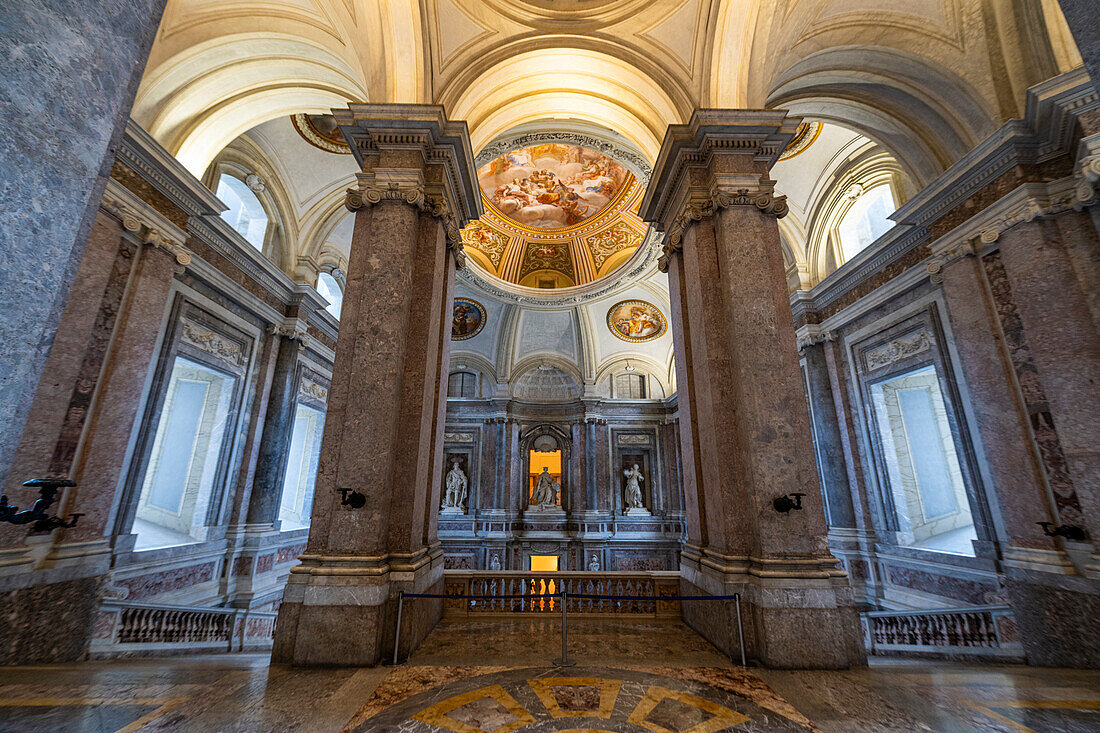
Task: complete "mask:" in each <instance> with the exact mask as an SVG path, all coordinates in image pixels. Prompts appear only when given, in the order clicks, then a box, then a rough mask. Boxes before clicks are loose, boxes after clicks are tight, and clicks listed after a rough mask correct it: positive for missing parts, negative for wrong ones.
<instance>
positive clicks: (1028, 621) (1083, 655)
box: [1005, 568, 1100, 669]
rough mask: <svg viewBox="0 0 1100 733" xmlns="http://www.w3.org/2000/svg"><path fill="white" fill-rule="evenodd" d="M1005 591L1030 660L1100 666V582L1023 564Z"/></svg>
mask: <svg viewBox="0 0 1100 733" xmlns="http://www.w3.org/2000/svg"><path fill="white" fill-rule="evenodd" d="M1005 591H1006V593H1007V595H1008V601H1009V604H1010V605H1011V606H1012V611H1013V613H1014V615H1015V617H1016V624H1017V626H1018V628H1019V634H1020V643H1021V644H1022V646H1023V647H1024V656H1025V657H1027V663H1028V664H1031V665H1035V666H1039V667H1076V668H1079V669H1100V638H1097V635H1096V620H1097V619H1098V618H1100V583H1097V581H1095V580H1091V579H1089V578H1082V577H1071V576H1059V575H1054V574H1053V573H1039V572H1032V571H1027V570H1020V569H1018V568H1017V569H1010V570H1009V571H1008V574H1007V575H1006V577H1005Z"/></svg>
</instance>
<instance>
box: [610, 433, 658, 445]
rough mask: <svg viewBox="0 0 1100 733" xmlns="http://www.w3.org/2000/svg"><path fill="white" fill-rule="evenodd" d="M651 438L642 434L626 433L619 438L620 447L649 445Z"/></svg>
mask: <svg viewBox="0 0 1100 733" xmlns="http://www.w3.org/2000/svg"><path fill="white" fill-rule="evenodd" d="M651 442H652V441H651V440H650V436H648V435H644V434H641V433H626V434H621V435H619V436H618V443H619V445H649V444H650V443H651Z"/></svg>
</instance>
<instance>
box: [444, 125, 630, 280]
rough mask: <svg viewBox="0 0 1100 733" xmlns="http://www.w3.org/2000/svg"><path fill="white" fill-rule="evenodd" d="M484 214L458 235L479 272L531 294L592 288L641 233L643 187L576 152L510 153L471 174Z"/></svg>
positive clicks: (550, 148) (583, 150) (618, 169)
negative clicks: (474, 176)
mask: <svg viewBox="0 0 1100 733" xmlns="http://www.w3.org/2000/svg"><path fill="white" fill-rule="evenodd" d="M478 184H479V185H480V187H481V194H482V200H483V202H484V205H485V214H484V216H482V217H481V218H480V219H478V220H477V221H475V222H472V223H471V224H470V225H469V226H467V227H466V228H465V229H464V230H463V232H462V240H463V243H464V244H465V246H466V248H467V253H468V254H469V255H471V259H473V260H474V261H475V262H476V263H477V264H478V265H480V266H481V268H482V269H484V270H486V271H487V272H488V273H489V274H491V275H494V276H496V277H498V278H500V279H501V280H504V281H506V282H510V283H514V284H516V285H521V286H525V287H531V288H567V287H573V286H576V285H584V284H585V283H590V282H593V281H594V280H598V279H600V278H602V277H604V276H605V275H608V274H609V273H611V272H612V271H614V270H616V269H617V268H618V267H619V266H620V265H622V264H623V263H625V262H626V261H627V260H628V259H630V256H631V255H632V254H633V253H634V251H635V250H636V249H637V248H638V246H639V245H640V244H641V243H642V239H643V238H644V236H645V233H646V230H647V226H646V224H645V223H644V222H642V220H641V219H640V218H638V215H637V211H638V206H639V204H640V203H641V199H642V195H643V194H644V186H643V184H642V183H641V182H640V181H639V180H638V179H637V177H636V176H635V175H634V174H633V173H632V172H631V171H630V170H629V169H628V168H627V167H626V166H624V165H622V164H621V163H619V162H618V161H616V160H614V159H613V158H611V157H609V156H608V155H606V154H605V153H602V152H598V151H596V150H592V149H590V148H587V147H583V146H581V145H575V144H569V143H563V142H548V143H541V144H535V145H529V146H526V147H517V148H515V149H512V150H510V151H508V152H506V153H505V154H503V155H500V156H499V157H496V158H494V159H493V160H491V161H489V162H488V163H485V164H484V165H482V166H481V167H480V168H479V169H478Z"/></svg>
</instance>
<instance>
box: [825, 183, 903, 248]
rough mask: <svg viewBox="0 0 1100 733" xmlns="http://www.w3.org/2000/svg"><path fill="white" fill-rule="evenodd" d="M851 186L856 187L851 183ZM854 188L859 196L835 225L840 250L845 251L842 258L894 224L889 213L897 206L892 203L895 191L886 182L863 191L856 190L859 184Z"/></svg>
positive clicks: (876, 237) (871, 240) (880, 234)
mask: <svg viewBox="0 0 1100 733" xmlns="http://www.w3.org/2000/svg"><path fill="white" fill-rule="evenodd" d="M853 188H856V187H854V186H853ZM856 191H857V192H856V195H857V196H858V197H859V198H857V199H856V201H855V203H854V204H852V207H851V208H850V209H848V211H847V212H846V213H845V214H844V218H843V219H841V220H840V226H838V227H837V231H838V233H839V234H840V248H841V253H842V254H843V255H844V261H845V262H847V261H848V260H850V259H852V258H853V257H855V256H856V255H857V254H858V253H859V252H860V251H861V250H863V249H864V248H866V247H867V245H869V244H871V242H873V241H875V240H876V239H878V238H879V237H881V236H882V235H883V234H885V233H886V232H888V231H889V230H890V228H891V227H892V226H894V223H893V222H892V221H890V219H889V216H890V214H893V213H894V210H895V209H896V208H897V205H896V204H895V203H894V194H893V193H892V192H891V191H890V186H889V185H887V184H882V185H880V186H875V187H874V188H872V189H870V190H867V191H863V192H862V193H859V192H858V191H859V189H858V188H856Z"/></svg>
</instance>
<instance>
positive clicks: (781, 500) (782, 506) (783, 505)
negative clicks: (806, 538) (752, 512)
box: [772, 494, 805, 514]
mask: <svg viewBox="0 0 1100 733" xmlns="http://www.w3.org/2000/svg"><path fill="white" fill-rule="evenodd" d="M803 496H805V494H787V495H786V496H777V497H776V498H775V500H774V501H772V506H773V507H775V510H776V511H777V512H779V513H780V514H789V513H790V511H791V510H792V509H794V510H795V511H800V510H801V509H802V497H803Z"/></svg>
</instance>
